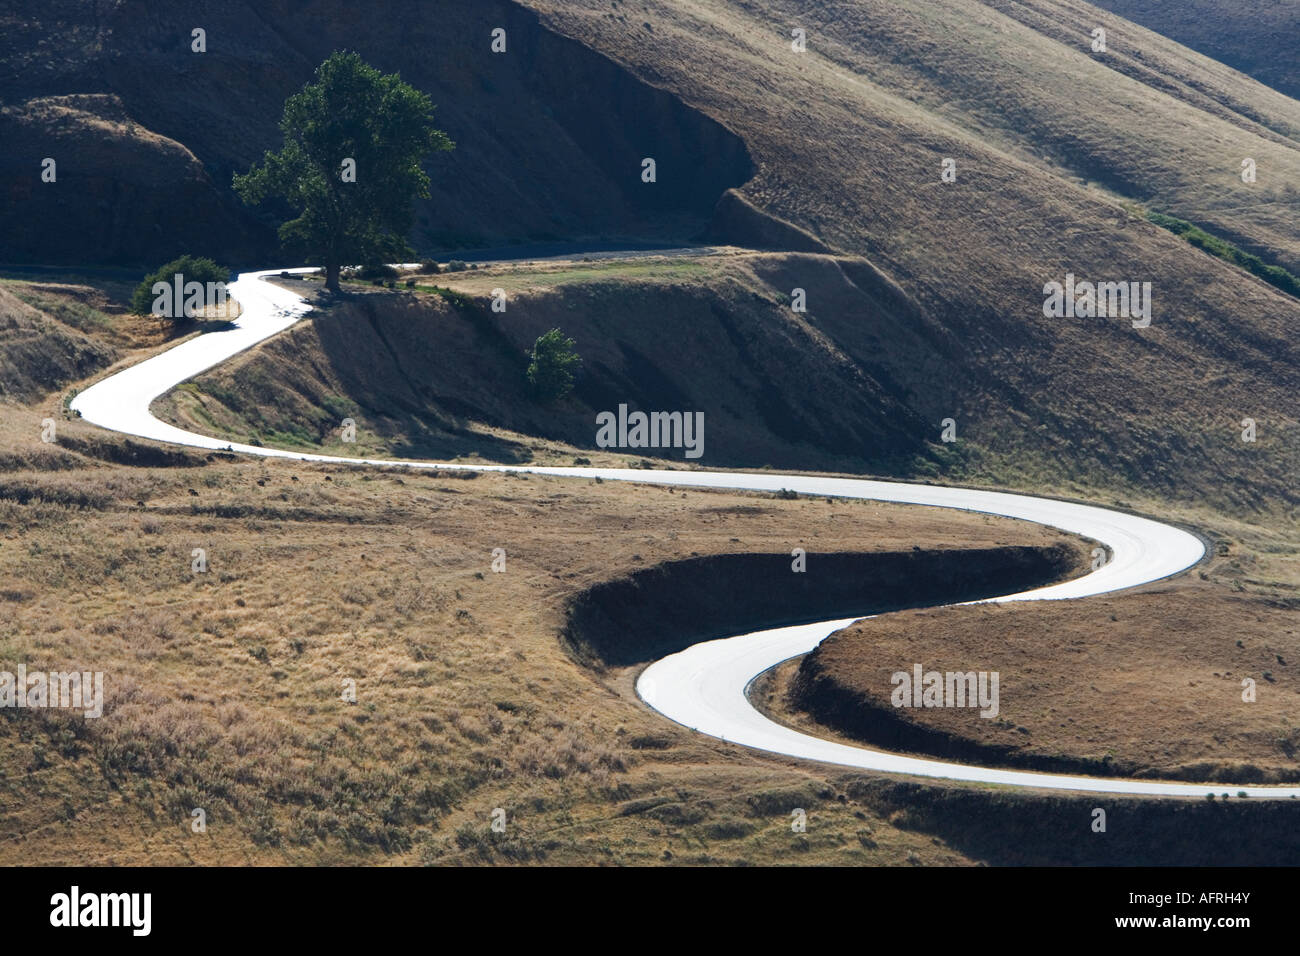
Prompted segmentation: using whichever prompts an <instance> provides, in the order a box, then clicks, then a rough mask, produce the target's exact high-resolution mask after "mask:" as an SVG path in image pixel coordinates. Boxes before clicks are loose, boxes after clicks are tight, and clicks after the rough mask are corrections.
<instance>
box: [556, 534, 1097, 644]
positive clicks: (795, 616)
mask: <svg viewBox="0 0 1300 956" xmlns="http://www.w3.org/2000/svg"><path fill="white" fill-rule="evenodd" d="M813 560H814V562H815V564H816V574H815V575H810V574H792V573H791V569H790V555H789V554H731V555H715V556H710V557H700V558H692V559H690V560H687V561H679V562H674V563H672V564H667V565H660V566H658V567H654V568H647V569H645V570H644V571H637V572H635V573H633V574H631V575H629V576H628V577H626V578H619V579H616V580H613V581H608V582H604V583H602V584H599V585H597V586H596V587H594V588H591V589H589V590H587V591H584V592H582V593H581V594H580V595H578V596H577V597H576V598H574V599H573V601H571V602H570V604H569V608H568V621H567V624H566V629H565V638H566V639H567V641H568V642H569V645H570V647H571V648H572V649H573V650H574V651H575V652H576V653H577V654H578V655H579V656H580V657H581V658H583V659H585V660H588V661H590V662H592V663H597V664H601V665H609V666H613V667H626V666H629V665H632V664H638V663H643V662H645V661H649V660H654V659H657V658H660V657H664V656H665V655H668V654H672V653H675V652H676V651H680V650H682V649H683V648H686V647H689V646H691V645H692V644H695V643H698V642H699V641H705V640H712V639H715V638H717V637H719V636H722V635H725V634H729V633H737V634H743V633H745V632H746V631H752V630H758V629H761V628H766V627H782V626H785V625H787V624H802V623H806V622H811V621H818V620H825V619H827V618H837V617H849V616H853V615H858V614H879V613H882V612H884V611H892V610H896V609H898V608H901V607H915V606H918V605H927V604H935V603H940V602H943V603H948V602H950V601H962V600H977V599H979V598H985V597H992V596H995V595H997V594H1003V593H1006V592H1007V591H1011V590H1029V589H1031V588H1035V587H1041V586H1044V585H1047V584H1051V583H1053V582H1054V581H1058V580H1061V579H1063V578H1066V577H1069V576H1070V574H1071V573H1074V572H1076V571H1078V570H1079V569H1080V568H1081V567H1083V566H1084V561H1083V554H1082V552H1081V551H1080V550H1079V548H1078V547H1077V546H1076V545H1074V544H1072V543H1067V542H1066V541H1064V540H1062V541H1060V542H1059V543H1057V544H1054V545H1044V546H1040V547H1000V548H969V549H962V550H935V551H921V550H913V551H904V552H898V551H891V552H876V553H862V554H859V553H851V552H850V553H839V554H834V553H833V554H824V553H821V554H817V555H815V557H814V558H813Z"/></svg>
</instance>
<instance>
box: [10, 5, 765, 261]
mask: <svg viewBox="0 0 1300 956" xmlns="http://www.w3.org/2000/svg"><path fill="white" fill-rule="evenodd" d="M93 12H94V14H95V16H93V17H91V16H88V11H87V4H85V3H82V2H79V0H78V2H57V0H56V2H54V3H46V2H42V3H26V2H25V3H20V4H18V6H17V8H16V9H13V10H11V11H10V12H8V13H7V14H4V13H0V105H3V107H4V108H3V109H0V139H3V140H4V141H5V142H6V144H7V146H8V148H6V150H5V151H4V155H3V156H2V157H0V173H2V174H3V178H4V181H5V182H6V183H8V186H7V187H6V188H7V190H8V199H9V202H7V203H6V207H7V208H6V210H5V223H4V225H5V228H4V229H3V230H0V261H3V260H6V259H8V260H24V261H27V260H35V261H50V262H55V261H57V262H85V261H100V262H102V261H125V262H137V263H138V262H148V263H149V264H151V265H153V264H156V262H157V261H158V260H162V259H166V258H169V257H171V256H173V255H175V254H176V252H177V251H178V250H179V251H187V252H193V253H197V254H210V255H214V256H217V257H218V258H222V259H225V260H230V261H234V262H237V263H247V262H253V261H259V262H264V261H265V258H264V257H265V256H266V255H267V254H269V253H270V252H272V251H273V250H274V249H275V241H274V231H273V229H272V228H271V227H270V223H269V221H268V220H267V219H265V218H261V219H259V218H255V216H256V215H258V214H255V213H254V211H253V210H251V209H249V208H248V207H245V206H243V205H242V204H241V203H240V202H239V200H238V199H237V198H236V197H235V196H234V195H233V194H232V192H231V190H230V180H231V175H232V173H234V172H239V171H243V170H244V169H246V168H247V167H248V166H249V165H250V164H252V163H253V162H254V161H256V160H258V159H260V158H261V155H262V153H263V152H264V151H265V150H267V149H271V148H274V147H276V146H278V145H279V142H280V133H279V130H278V126H277V124H278V121H279V118H280V115H281V110H282V106H283V103H284V100H285V98H286V97H287V96H289V95H290V94H292V93H293V92H295V91H296V90H297V89H299V88H300V87H301V86H302V85H303V84H304V83H306V82H307V81H309V80H310V78H311V74H312V71H313V69H314V68H315V67H316V65H317V64H318V63H320V62H321V61H322V60H323V59H324V58H325V57H326V56H328V55H329V54H330V53H331V52H332V51H334V50H336V49H354V50H358V51H360V52H361V53H362V54H363V55H364V56H365V57H366V58H367V59H368V60H370V61H372V62H373V63H375V64H376V65H377V66H379V67H381V68H382V69H384V70H386V71H397V72H400V73H401V75H402V78H403V79H404V80H406V81H408V82H410V83H412V84H414V85H415V86H417V87H419V88H420V89H422V90H425V91H427V92H428V93H429V94H430V96H431V97H432V99H433V100H434V102H435V104H436V105H437V114H436V116H437V121H438V124H439V125H440V126H441V127H443V128H444V129H445V130H446V131H447V132H448V133H449V134H450V136H451V137H452V139H453V140H455V141H456V144H457V148H456V150H455V151H454V152H452V153H448V154H443V155H440V156H439V157H437V158H436V159H435V160H432V161H431V163H430V166H429V169H430V172H431V174H432V178H433V185H432V195H431V197H430V198H429V199H428V200H426V201H423V202H422V203H420V205H419V207H418V219H417V225H416V229H415V233H414V235H413V236H412V237H411V238H412V240H413V241H414V242H415V243H416V245H417V246H418V247H421V248H431V247H432V248H437V247H442V248H446V247H456V246H460V245H496V244H500V243H502V242H507V241H520V240H528V239H532V240H545V239H556V238H570V237H574V236H626V235H635V236H643V237H648V236H664V237H669V236H670V237H675V238H685V237H687V236H691V235H694V234H696V233H698V232H699V231H700V230H701V229H702V228H703V226H704V225H705V223H706V222H707V220H708V218H709V215H710V213H711V211H712V209H713V206H714V204H715V203H716V202H717V200H718V197H719V196H720V195H721V194H722V193H723V192H724V191H725V190H726V189H727V188H729V187H731V186H736V185H739V184H741V183H743V182H744V181H745V180H746V179H748V178H749V176H750V174H751V172H752V164H751V162H750V159H749V156H748V153H747V151H746V149H745V147H744V145H743V143H741V141H740V140H739V139H737V138H736V137H735V136H733V135H732V134H731V133H729V132H728V131H727V130H726V129H725V128H724V127H723V126H722V125H721V124H719V123H717V122H715V121H714V120H712V119H709V118H707V117H705V116H703V115H701V114H699V113H697V112H695V111H693V110H691V109H689V108H687V107H685V106H683V105H682V103H681V102H680V100H679V99H678V98H676V97H675V96H673V95H671V94H669V93H666V92H663V91H661V90H659V89H656V88H655V87H654V86H653V85H651V84H649V83H647V82H645V81H644V80H643V79H639V78H637V77H635V76H633V75H632V74H630V73H628V72H627V71H626V70H624V69H623V68H622V67H620V66H618V65H617V64H615V63H614V62H613V61H611V60H609V59H607V58H606V57H604V56H602V55H600V54H598V53H596V52H594V51H592V50H590V49H587V48H586V47H584V46H583V45H581V44H580V43H577V42H575V41H573V40H570V39H567V38H564V37H561V36H557V35H556V34H554V33H552V32H550V31H548V30H546V29H545V28H543V27H541V26H539V24H538V22H537V18H536V16H535V14H533V13H532V12H531V11H528V10H526V9H523V8H521V7H519V6H517V5H515V4H512V3H508V2H502V0H488V2H475V3H472V4H471V3H447V4H438V5H437V7H436V9H433V8H431V7H430V5H429V4H427V3H424V2H419V0H386V2H385V3H382V4H378V5H376V4H369V5H365V6H362V7H358V6H356V5H354V4H348V3H345V2H342V0H313V2H311V3H308V4H302V3H296V2H288V0H276V2H271V3H260V2H259V3H252V2H244V0H239V2H234V3H227V4H224V5H221V7H220V9H214V8H213V7H212V6H211V5H209V4H206V3H203V2H200V0H181V2H178V3H169V4H167V5H165V7H160V6H158V5H157V4H153V3H147V2H144V0H127V2H122V3H116V4H111V5H110V4H98V3H97V4H95V5H94V11H93ZM304 23H310V24H311V29H303V24H304ZM496 28H501V29H504V30H505V31H506V37H507V52H506V53H502V54H494V53H493V52H492V51H491V49H490V44H491V42H492V31H493V30H494V29H496ZM195 29H202V30H204V31H205V43H206V51H205V52H195V51H194V50H193V49H192V43H193V41H192V31H193V30H195ZM37 49H39V51H40V52H39V53H33V50H37ZM485 117H490V122H485V121H484V118H485ZM45 157H51V158H54V159H55V160H56V162H57V164H58V165H57V172H58V179H57V182H56V183H46V182H42V181H41V178H40V177H41V172H42V165H41V164H42V160H43V159H44V158H45ZM645 157H653V158H654V159H655V160H656V162H657V164H658V182H657V183H655V184H654V185H653V186H649V185H647V184H645V183H642V181H641V162H642V159H643V158H645Z"/></svg>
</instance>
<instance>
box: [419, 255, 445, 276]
mask: <svg viewBox="0 0 1300 956" xmlns="http://www.w3.org/2000/svg"><path fill="white" fill-rule="evenodd" d="M441 271H442V266H440V265H438V263H437V262H436V261H434V260H433V259H425V260H424V261H423V262H421V263H420V273H421V274H422V275H423V274H427V275H434V276H436V275H437V274H438V273H440V272H441Z"/></svg>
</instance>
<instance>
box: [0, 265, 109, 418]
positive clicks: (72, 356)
mask: <svg viewBox="0 0 1300 956" xmlns="http://www.w3.org/2000/svg"><path fill="white" fill-rule="evenodd" d="M116 358H117V354H116V352H115V350H114V349H113V348H112V347H111V346H108V345H105V344H104V343H102V342H99V341H96V340H95V339H93V338H91V337H90V336H88V335H86V334H85V333H83V332H80V331H78V330H76V329H74V328H70V327H69V326H67V325H65V324H63V323H62V322H60V321H58V320H57V319H56V318H53V317H52V316H50V315H47V314H46V313H44V312H42V311H40V310H38V309H35V308H33V307H32V306H30V305H28V304H27V303H25V302H23V301H22V300H21V299H19V298H18V297H17V296H15V295H14V294H13V293H12V292H10V291H9V290H8V289H5V288H3V287H0V399H3V400H7V401H12V402H22V403H25V402H32V401H35V400H37V399H38V398H40V397H42V396H43V395H45V394H47V393H48V392H49V391H50V390H51V389H52V388H57V387H58V386H60V385H63V384H66V383H68V382H74V381H77V380H78V379H81V378H85V377H86V376H88V375H91V374H93V373H94V372H97V371H99V370H100V369H102V368H106V367H108V366H109V365H111V364H112V363H113V361H114V360H115V359H116Z"/></svg>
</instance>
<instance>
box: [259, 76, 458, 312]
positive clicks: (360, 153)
mask: <svg viewBox="0 0 1300 956" xmlns="http://www.w3.org/2000/svg"><path fill="white" fill-rule="evenodd" d="M280 131H281V132H282V133H283V134H284V146H283V147H282V148H281V149H280V151H279V152H275V153H272V152H268V153H267V154H266V155H265V156H264V157H263V158H262V162H261V164H260V165H255V166H253V168H252V169H250V170H249V171H248V172H247V173H245V174H243V175H242V176H241V175H238V174H237V175H236V176H235V182H234V186H235V192H237V193H238V194H239V196H240V197H241V198H242V199H243V200H244V201H245V202H248V203H261V202H263V201H264V200H266V199H267V198H270V197H278V198H280V199H283V200H285V201H287V203H288V205H289V206H290V207H291V208H292V209H294V210H296V211H297V213H298V215H297V218H295V219H291V220H289V221H288V222H286V223H284V225H282V226H281V227H280V240H281V242H283V243H284V244H285V245H286V246H287V247H290V248H293V249H295V250H296V251H299V252H301V253H303V254H305V255H307V256H309V257H312V258H319V259H320V260H321V261H323V262H324V265H325V287H326V288H328V289H331V290H333V291H335V292H337V291H338V288H339V270H340V269H341V268H342V267H343V266H344V265H350V264H353V263H356V264H368V263H374V262H389V261H394V260H396V259H398V258H403V257H407V256H410V255H411V254H412V253H411V250H410V248H409V247H408V246H407V244H406V236H407V235H408V234H409V233H410V231H411V225H412V222H413V221H414V213H413V211H412V208H411V204H412V201H413V200H415V199H417V198H419V199H426V198H428V196H429V177H428V175H426V174H425V172H424V170H423V169H421V168H420V163H421V162H422V161H423V160H424V159H425V158H426V157H427V156H429V155H430V154H432V153H434V152H435V151H439V150H448V149H452V148H453V147H454V146H455V144H454V143H452V141H451V140H450V139H448V138H447V136H446V134H445V133H443V132H442V131H441V130H439V129H437V128H435V127H434V125H433V104H432V103H431V102H430V101H429V97H428V96H426V95H425V94H424V93H421V92H420V91H419V90H417V89H415V88H414V87H412V86H410V85H408V84H406V83H403V82H402V80H401V77H399V76H398V75H397V74H395V73H393V74H383V73H380V72H379V71H378V70H376V69H375V68H374V67H373V66H370V65H369V64H368V63H366V62H365V61H364V60H362V59H361V57H360V56H359V55H357V54H356V53H343V52H336V53H332V54H331V55H330V57H329V58H328V59H327V60H326V61H325V62H324V63H322V64H321V65H320V66H319V67H317V68H316V81H315V82H314V83H309V84H307V86H305V87H303V88H302V90H301V91H300V92H298V93H295V94H294V95H293V96H291V97H289V99H288V100H287V101H285V104H284V116H283V117H282V118H281V120H280Z"/></svg>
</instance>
